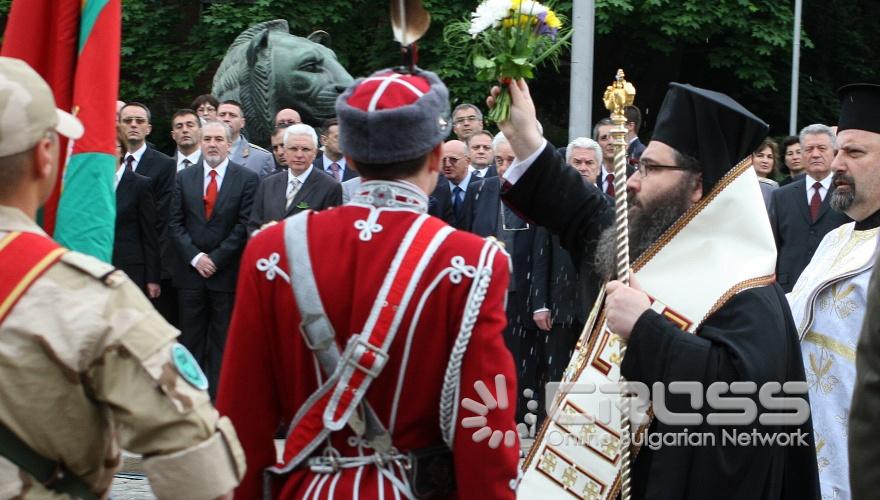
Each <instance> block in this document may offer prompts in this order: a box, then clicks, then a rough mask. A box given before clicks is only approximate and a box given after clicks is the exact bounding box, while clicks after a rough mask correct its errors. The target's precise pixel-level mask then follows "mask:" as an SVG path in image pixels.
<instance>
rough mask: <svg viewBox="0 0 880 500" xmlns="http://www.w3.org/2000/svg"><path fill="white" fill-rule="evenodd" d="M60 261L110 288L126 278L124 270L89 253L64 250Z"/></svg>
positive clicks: (120, 283)
mask: <svg viewBox="0 0 880 500" xmlns="http://www.w3.org/2000/svg"><path fill="white" fill-rule="evenodd" d="M61 262H64V263H65V264H67V265H69V266H71V267H73V268H76V269H78V270H80V271H82V272H84V273H86V274H88V275H89V276H91V277H93V278H95V279H96V280H98V281H100V282H101V283H104V284H105V285H107V286H109V287H110V288H116V287H118V286H120V285H122V284H123V283H124V282H125V279H126V276H125V273H124V272H122V271H120V270H119V269H116V268H115V267H113V266H112V265H110V264H108V263H106V262H103V261H100V260H98V259H96V258H94V257H92V256H91V255H86V254H82V253H79V252H65V253H64V255H62V256H61Z"/></svg>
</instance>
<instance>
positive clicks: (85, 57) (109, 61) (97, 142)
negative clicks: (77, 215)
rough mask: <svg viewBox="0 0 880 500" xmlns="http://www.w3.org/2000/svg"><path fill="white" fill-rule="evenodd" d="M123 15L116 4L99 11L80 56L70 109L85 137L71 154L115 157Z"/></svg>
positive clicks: (118, 3)
mask: <svg viewBox="0 0 880 500" xmlns="http://www.w3.org/2000/svg"><path fill="white" fill-rule="evenodd" d="M121 19H122V12H121V7H120V2H119V0H110V1H109V2H107V5H105V6H104V8H103V9H102V10H101V13H100V14H99V16H98V19H97V20H96V22H95V24H94V26H93V27H92V31H91V33H90V34H89V37H88V40H86V43H85V45H84V46H83V50H82V52H81V53H80V55H79V61H78V62H77V68H76V82H75V90H74V98H73V105H74V106H76V107H77V109H78V110H79V113H78V115H77V116H78V117H79V119H80V121H82V123H83V125H84V126H85V129H86V133H85V135H83V137H82V138H81V139H80V140H78V141H76V144H74V146H73V154H77V153H107V154H109V155H113V156H114V157H115V156H116V98H117V96H118V95H119V47H120V39H121V27H120V25H121Z"/></svg>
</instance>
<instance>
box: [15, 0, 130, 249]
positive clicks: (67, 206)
mask: <svg viewBox="0 0 880 500" xmlns="http://www.w3.org/2000/svg"><path fill="white" fill-rule="evenodd" d="M120 1H121V0H13V2H12V9H11V10H10V12H9V17H8V20H7V24H6V33H5V34H4V35H3V47H2V49H0V55H3V56H7V57H15V58H18V59H23V60H24V61H26V62H27V63H28V64H30V65H31V67H33V68H34V69H35V70H36V71H37V72H38V73H40V75H41V76H42V77H43V78H44V79H45V80H46V82H47V83H48V84H49V87H51V88H52V92H53V93H54V94H55V105H56V106H57V107H58V108H60V109H64V110H67V111H69V112H71V113H73V114H74V115H76V116H77V118H79V119H80V121H82V123H83V126H84V127H85V135H83V137H82V138H81V139H79V140H78V141H75V143H74V144H67V142H68V141H67V139H65V138H63V137H62V138H61V144H60V157H61V158H60V165H66V166H65V168H63V169H59V177H60V178H59V179H58V181H59V182H56V184H55V190H54V192H53V193H52V195H51V197H50V198H49V201H48V202H47V203H46V205H45V206H44V207H43V213H42V224H43V228H44V229H45V230H46V232H47V233H49V234H53V235H54V237H55V239H56V240H57V241H58V242H59V243H61V244H62V245H64V246H66V247H68V248H70V249H72V250H76V251H79V252H83V253H87V254H90V255H93V256H95V257H97V258H99V259H102V260H104V261H106V262H110V259H111V257H112V253H113V228H114V226H115V219H116V194H115V189H114V176H115V173H116V169H117V167H118V165H119V159H118V158H117V156H116V99H117V95H118V94H119V47H120V31H121V27H120V25H121V22H122V21H121V19H122V12H121V5H120ZM68 156H69V157H68Z"/></svg>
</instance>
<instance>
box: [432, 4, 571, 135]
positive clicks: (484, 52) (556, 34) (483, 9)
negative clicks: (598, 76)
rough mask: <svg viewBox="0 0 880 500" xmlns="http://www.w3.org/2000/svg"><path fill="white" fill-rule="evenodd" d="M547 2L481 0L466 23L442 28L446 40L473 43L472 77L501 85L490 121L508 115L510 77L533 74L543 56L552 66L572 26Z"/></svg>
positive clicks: (497, 120)
mask: <svg viewBox="0 0 880 500" xmlns="http://www.w3.org/2000/svg"><path fill="white" fill-rule="evenodd" d="M552 5H553V4H552V3H551V2H547V5H543V4H540V3H538V2H533V1H532V0H484V1H483V2H482V3H481V4H480V5H479V6H477V10H476V11H474V12H473V13H472V14H471V16H470V17H471V19H470V20H469V21H461V22H458V23H453V24H451V25H450V26H449V27H447V29H446V31H445V33H444V38H445V39H446V42H447V43H449V44H450V45H452V46H459V47H461V46H462V45H471V46H472V47H471V60H472V62H473V64H474V67H475V68H476V75H477V80H479V81H484V82H493V83H494V82H500V83H501V84H502V85H501V93H500V94H499V95H498V97H497V98H496V101H495V106H494V107H493V108H492V110H491V111H490V112H489V116H488V118H489V120H491V121H493V122H499V121H504V120H506V119H507V118H508V116H509V114H510V93H509V92H508V89H507V85H508V84H509V83H510V81H511V80H515V79H518V78H526V79H528V78H532V77H533V76H534V69H535V67H536V66H537V65H538V64H540V63H541V62H542V61H543V60H544V59H548V58H549V60H550V61H551V62H552V64H553V65H554V67H555V66H556V65H557V63H558V59H559V52H560V50H561V49H562V48H563V47H565V46H566V45H567V44H568V39H569V38H570V37H571V30H569V29H564V28H563V27H562V20H561V19H560V18H559V16H557V14H556V13H555V12H554V11H553V10H552V9H551V7H552ZM465 34H466V35H465Z"/></svg>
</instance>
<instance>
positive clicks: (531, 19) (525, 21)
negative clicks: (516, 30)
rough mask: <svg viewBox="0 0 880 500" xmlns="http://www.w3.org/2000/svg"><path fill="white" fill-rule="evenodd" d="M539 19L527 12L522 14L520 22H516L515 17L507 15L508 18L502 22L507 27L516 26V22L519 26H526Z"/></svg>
mask: <svg viewBox="0 0 880 500" xmlns="http://www.w3.org/2000/svg"><path fill="white" fill-rule="evenodd" d="M537 21H538V20H537V19H535V17H534V16H527V15H525V14H520V15H519V21H518V22H515V21H514V20H513V19H511V18H509V17H507V18H504V20H503V21H502V22H501V24H502V26H504V27H505V28H512V27H513V26H514V24H516V25H517V26H519V27H526V26H529V25H531V24H535V23H536V22H537Z"/></svg>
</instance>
